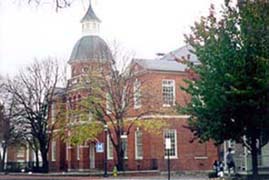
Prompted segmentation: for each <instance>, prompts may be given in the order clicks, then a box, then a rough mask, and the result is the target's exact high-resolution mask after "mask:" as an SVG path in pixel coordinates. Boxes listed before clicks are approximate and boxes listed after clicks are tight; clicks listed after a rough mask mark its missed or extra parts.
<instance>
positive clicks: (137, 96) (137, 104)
mask: <svg viewBox="0 0 269 180" xmlns="http://www.w3.org/2000/svg"><path fill="white" fill-rule="evenodd" d="M141 106H142V99H141V82H140V81H139V80H138V79H136V80H135V82H134V109H139V108H141Z"/></svg>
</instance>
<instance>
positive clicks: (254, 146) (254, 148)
mask: <svg viewBox="0 0 269 180" xmlns="http://www.w3.org/2000/svg"><path fill="white" fill-rule="evenodd" d="M256 143H257V138H256V135H255V134H254V135H252V137H251V160H252V180H259V174H258V148H257V144H256Z"/></svg>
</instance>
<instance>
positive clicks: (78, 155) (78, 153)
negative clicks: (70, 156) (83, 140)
mask: <svg viewBox="0 0 269 180" xmlns="http://www.w3.org/2000/svg"><path fill="white" fill-rule="evenodd" d="M77 160H80V152H79V145H77Z"/></svg>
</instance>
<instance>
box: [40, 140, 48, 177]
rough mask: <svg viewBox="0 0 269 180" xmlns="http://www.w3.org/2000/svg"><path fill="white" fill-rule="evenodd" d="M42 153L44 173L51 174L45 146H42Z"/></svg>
mask: <svg viewBox="0 0 269 180" xmlns="http://www.w3.org/2000/svg"><path fill="white" fill-rule="evenodd" d="M40 152H41V157H42V172H44V173H48V172H49V162H48V156H47V154H48V151H47V150H46V147H45V146H42V145H40Z"/></svg>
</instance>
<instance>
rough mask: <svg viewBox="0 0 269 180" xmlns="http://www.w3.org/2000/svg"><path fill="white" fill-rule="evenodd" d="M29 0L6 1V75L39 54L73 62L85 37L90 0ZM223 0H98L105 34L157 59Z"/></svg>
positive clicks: (2, 65) (2, 56)
mask: <svg viewBox="0 0 269 180" xmlns="http://www.w3.org/2000/svg"><path fill="white" fill-rule="evenodd" d="M26 2H27V1H25V0H2V1H1V0H0V75H2V76H5V75H7V74H9V75H11V76H13V75H15V74H16V73H17V72H18V70H19V69H20V68H22V67H23V66H25V65H28V64H29V63H31V62H32V61H33V59H35V58H37V59H42V58H46V57H48V56H50V57H55V58H57V59H60V60H62V61H63V62H64V63H65V62H67V61H68V59H69V56H70V54H71V51H72V48H73V46H74V45H75V43H76V41H77V40H78V39H79V38H80V37H81V36H82V33H81V25H80V20H81V18H82V17H83V15H84V14H85V12H86V10H87V7H88V2H89V0H74V2H73V3H72V4H71V7H69V8H65V9H61V10H59V11H58V12H56V11H55V8H54V7H53V4H52V3H51V2H53V0H42V2H43V3H42V4H40V5H39V6H38V7H37V6H35V5H34V4H32V5H28V4H27V3H26ZM221 3H222V0H92V4H93V9H94V11H95V13H96V14H97V16H98V17H99V18H100V19H101V20H102V24H101V32H100V36H101V37H102V38H103V39H104V40H105V41H107V42H108V43H111V42H113V41H117V42H118V43H119V44H120V45H121V46H122V47H124V48H125V49H128V50H129V51H132V52H134V54H135V57H136V58H149V59H152V58H156V53H168V52H170V51H172V50H175V49H177V48H179V47H181V46H183V45H184V44H185V43H184V34H188V33H190V27H191V26H192V25H193V24H194V22H195V21H198V20H199V18H200V17H201V16H203V15H207V14H208V10H209V7H210V4H215V6H216V7H220V5H221Z"/></svg>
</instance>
